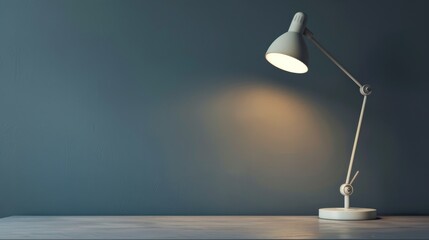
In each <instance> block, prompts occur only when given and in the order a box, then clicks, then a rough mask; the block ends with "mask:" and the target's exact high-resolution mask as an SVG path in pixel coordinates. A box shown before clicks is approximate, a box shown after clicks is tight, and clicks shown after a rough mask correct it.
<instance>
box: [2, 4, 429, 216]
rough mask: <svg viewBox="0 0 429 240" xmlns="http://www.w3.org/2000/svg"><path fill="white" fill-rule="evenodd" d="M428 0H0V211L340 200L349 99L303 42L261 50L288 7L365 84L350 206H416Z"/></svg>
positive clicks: (424, 206) (424, 118) (225, 207)
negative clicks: (287, 56)
mask: <svg viewBox="0 0 429 240" xmlns="http://www.w3.org/2000/svg"><path fill="white" fill-rule="evenodd" d="M428 7H429V1H426V0H422V1H410V0H404V1H391V0H385V1H343V0H336V1H333V0H331V1H317V0H314V1H287V0H279V1H271V0H270V1H265V0H264V1H263V0H260V1H198V0H195V1H183V0H182V1H159V0H153V1H72V0H70V1H57V0H53V1H44V0H40V1H12V0H11V1H0V113H1V115H0V215H1V216H8V215H18V214H21V215H22V214H43V215H49V214H56V215H58V214H86V215H89V214H312V215H314V214H317V209H318V208H319V207H332V206H341V204H342V198H341V196H340V195H339V192H338V187H339V185H340V184H341V183H343V181H344V179H345V174H346V169H347V164H348V160H349V155H350V151H351V146H352V141H353V138H354V131H355V127H356V123H357V118H358V114H359V110H360V104H361V101H362V98H361V96H360V94H359V92H358V89H357V88H356V86H355V85H354V84H353V82H352V81H350V80H349V79H347V78H346V77H345V76H344V75H343V74H342V73H341V72H340V71H339V70H338V69H336V67H335V66H334V65H333V64H332V63H330V62H329V61H328V60H327V59H326V58H325V57H324V56H323V55H322V54H321V53H320V52H319V51H318V50H317V49H316V48H315V47H314V46H312V45H309V50H310V53H311V60H310V61H311V63H310V64H311V65H310V71H309V73H307V74H304V75H293V74H289V73H286V72H282V71H280V70H278V69H276V68H274V67H272V66H271V65H269V64H268V63H267V62H266V61H265V59H264V54H265V51H266V49H267V48H268V46H269V45H270V43H271V42H272V41H273V40H274V39H275V38H276V37H277V36H278V35H280V34H282V33H283V32H285V31H286V30H287V29H288V26H289V23H290V20H291V18H292V16H293V14H294V13H295V12H297V11H304V12H306V13H307V14H308V16H309V20H308V27H309V28H310V29H311V30H312V31H313V32H314V34H315V36H316V37H317V38H318V39H319V40H320V41H321V42H322V43H323V44H324V45H325V46H326V47H327V48H328V49H330V50H331V52H332V53H333V54H334V55H335V56H336V57H337V58H338V59H339V60H340V61H341V62H343V63H344V65H345V66H347V67H348V68H349V69H350V70H351V72H352V73H354V74H355V76H356V77H357V78H358V79H360V80H361V81H362V82H364V83H370V84H371V85H372V86H373V88H374V93H373V94H372V95H371V96H370V97H369V99H368V105H367V112H366V115H365V119H364V124H363V129H362V133H361V142H360V144H359V146H358V150H357V156H356V165H355V168H354V169H355V170H360V175H359V177H358V179H357V180H356V183H355V194H354V195H353V196H352V202H351V204H352V206H361V207H374V208H378V210H379V212H380V214H429V204H428V202H429V192H428V191H427V190H426V189H427V183H428V180H429V177H428V176H429V174H428V168H429V161H428V157H427V147H428V143H429V141H428V140H427V136H428V135H429V127H428V117H429V107H428V103H429V94H428V87H429V81H428V78H427V75H428V74H427V70H428V64H427V63H428V61H427V55H428V52H429V51H428V46H429V44H428V42H429V32H428V31H427V23H428V21H429V19H428V17H427V9H428Z"/></svg>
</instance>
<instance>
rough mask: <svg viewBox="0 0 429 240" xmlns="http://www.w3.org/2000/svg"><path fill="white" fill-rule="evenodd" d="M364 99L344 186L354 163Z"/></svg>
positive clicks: (348, 180)
mask: <svg viewBox="0 0 429 240" xmlns="http://www.w3.org/2000/svg"><path fill="white" fill-rule="evenodd" d="M366 97H367V96H363V102H362V108H361V110H360V116H359V121H358V125H357V130H356V135H355V141H354V143H353V149H352V155H351V157H350V163H349V169H348V171H347V178H346V184H350V174H351V172H352V167H353V161H354V158H355V152H356V146H357V143H358V140H359V133H360V127H361V125H362V119H363V114H364V112H365V104H366ZM353 180H354V179H353Z"/></svg>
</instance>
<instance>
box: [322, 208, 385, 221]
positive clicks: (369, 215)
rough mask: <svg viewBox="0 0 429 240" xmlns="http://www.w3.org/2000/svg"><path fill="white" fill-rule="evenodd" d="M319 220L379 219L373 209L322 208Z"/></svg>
mask: <svg viewBox="0 0 429 240" xmlns="http://www.w3.org/2000/svg"><path fill="white" fill-rule="evenodd" d="M319 218H322V219H329V220H370V219H376V218H377V210H376V209H373V208H320V209H319Z"/></svg>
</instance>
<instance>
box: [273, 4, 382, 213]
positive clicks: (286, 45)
mask: <svg viewBox="0 0 429 240" xmlns="http://www.w3.org/2000/svg"><path fill="white" fill-rule="evenodd" d="M306 22H307V19H306V15H305V14H304V13H302V12H298V13H296V14H295V16H294V17H293V19H292V23H291V24H290V27H289V31H288V32H286V33H284V34H283V35H281V36H280V37H278V38H277V39H276V40H275V41H274V42H273V43H272V44H271V46H270V47H269V48H268V50H267V53H266V54H265V58H266V59H267V60H268V62H270V63H271V64H272V65H274V66H276V67H277V68H280V69H282V70H284V71H288V72H292V73H305V72H307V71H308V52H307V46H306V45H305V42H304V36H305V37H307V38H308V39H309V40H310V41H311V42H312V43H314V45H316V47H318V48H319V49H320V50H321V51H322V52H323V53H324V54H325V55H326V56H327V57H328V58H329V59H330V60H331V61H332V62H333V63H334V64H335V65H336V66H337V67H339V68H340V69H341V70H342V71H343V72H344V73H345V74H346V75H347V76H348V77H349V78H350V79H351V80H353V82H354V83H356V85H357V86H358V87H359V90H360V93H361V94H362V95H363V103H362V109H361V112H360V116H359V121H358V125H357V130H356V136H355V140H354V144H353V148H352V154H351V157H350V163H349V168H348V171H347V177H346V181H345V183H344V184H342V185H341V186H340V193H341V194H342V195H343V196H344V207H343V208H321V209H319V218H323V219H331V220H367V219H375V218H376V217H377V210H375V209H372V208H352V207H350V195H352V193H353V186H352V184H353V181H354V180H355V179H356V177H357V175H358V174H359V171H356V173H355V174H354V176H353V178H352V179H350V177H351V175H350V174H351V171H352V166H353V160H354V157H355V152H356V146H357V143H358V139H359V132H360V128H361V124H362V118H363V114H364V111H365V103H366V98H367V96H368V95H369V94H371V87H370V86H369V85H362V84H361V83H360V82H359V81H358V80H356V79H355V78H354V77H353V76H352V75H351V74H350V73H349V72H348V71H347V70H346V69H345V68H344V67H343V66H341V64H340V63H338V62H337V60H335V59H334V58H333V57H332V56H331V54H329V53H328V52H327V51H326V50H325V49H324V48H323V47H322V46H321V45H320V43H319V42H317V40H316V39H315V38H314V37H313V33H312V32H311V31H310V30H309V29H308V28H307V27H306Z"/></svg>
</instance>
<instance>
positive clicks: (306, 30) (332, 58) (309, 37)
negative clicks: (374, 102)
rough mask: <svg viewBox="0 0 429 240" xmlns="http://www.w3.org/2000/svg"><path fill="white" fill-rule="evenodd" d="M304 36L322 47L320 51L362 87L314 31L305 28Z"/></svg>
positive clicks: (318, 46)
mask: <svg viewBox="0 0 429 240" xmlns="http://www.w3.org/2000/svg"><path fill="white" fill-rule="evenodd" d="M303 34H304V36H306V37H307V38H308V39H309V40H310V41H311V42H312V43H313V44H314V45H316V47H317V48H319V49H320V51H322V52H323V54H325V55H326V56H327V57H328V58H329V60H331V61H332V62H333V63H334V64H335V65H336V66H337V67H338V68H339V69H341V71H343V72H344V73H345V74H346V75H347V76H348V77H349V78H350V79H351V80H353V82H355V83H356V85H358V87H359V88H361V87H362V86H363V85H362V84H361V83H360V82H359V81H358V80H357V79H356V78H354V77H353V76H352V74H351V73H349V71H347V70H346V69H345V68H344V67H343V66H342V65H341V64H340V63H339V62H338V61H337V60H336V59H335V58H334V57H333V56H332V55H331V54H330V53H329V52H328V51H327V50H326V49H325V48H324V47H323V46H322V45H321V44H320V43H319V42H318V41H317V40H316V39H315V38H314V36H313V33H312V32H311V31H310V30H309V29H308V28H305V30H304V33H303Z"/></svg>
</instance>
